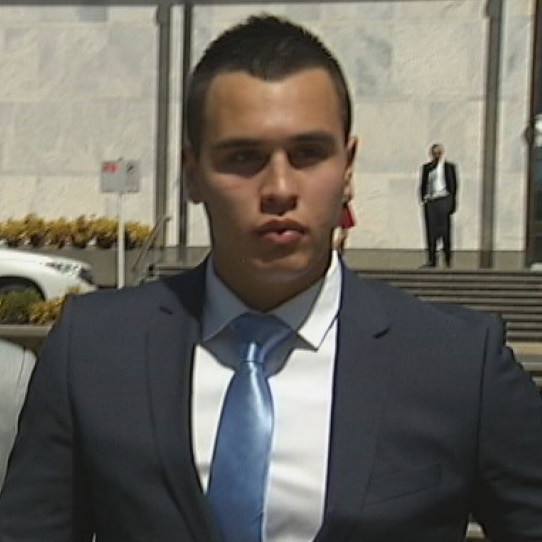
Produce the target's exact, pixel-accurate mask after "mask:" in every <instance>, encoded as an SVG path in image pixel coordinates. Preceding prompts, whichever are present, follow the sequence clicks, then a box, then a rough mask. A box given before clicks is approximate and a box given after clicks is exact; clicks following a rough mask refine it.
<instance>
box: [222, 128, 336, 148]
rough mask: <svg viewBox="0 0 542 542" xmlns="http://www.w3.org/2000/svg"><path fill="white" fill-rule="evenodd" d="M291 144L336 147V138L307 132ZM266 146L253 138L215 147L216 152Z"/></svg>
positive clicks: (325, 133)
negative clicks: (317, 144)
mask: <svg viewBox="0 0 542 542" xmlns="http://www.w3.org/2000/svg"><path fill="white" fill-rule="evenodd" d="M289 141H290V142H293V143H320V144H324V145H328V146H334V145H335V138H334V137H333V135H332V134H330V133H328V132H324V131H315V132H307V133H305V134H299V135H296V136H294V137H292V138H291V139H290V140H289ZM262 145H265V142H264V141H262V140H260V139H251V138H248V137H247V138H241V137H240V138H233V139H227V140H225V141H221V142H219V143H217V144H216V145H214V146H213V149H214V150H226V151H227V150H235V149H245V148H249V147H259V146H262Z"/></svg>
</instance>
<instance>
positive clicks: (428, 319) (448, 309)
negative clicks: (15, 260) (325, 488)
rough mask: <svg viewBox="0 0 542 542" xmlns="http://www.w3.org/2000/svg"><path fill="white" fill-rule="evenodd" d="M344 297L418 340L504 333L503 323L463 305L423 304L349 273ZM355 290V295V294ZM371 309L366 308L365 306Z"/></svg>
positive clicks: (377, 281) (425, 302)
mask: <svg viewBox="0 0 542 542" xmlns="http://www.w3.org/2000/svg"><path fill="white" fill-rule="evenodd" d="M347 273H348V276H349V279H348V280H347V284H348V286H347V288H348V290H350V292H347V295H346V296H345V298H349V299H357V300H358V301H357V309H356V310H357V311H359V310H378V311H379V312H381V313H382V314H385V315H386V318H387V320H388V322H389V325H390V328H391V329H395V330H396V331H399V330H401V332H404V333H406V334H408V333H412V334H418V335H417V338H418V339H419V340H423V341H428V342H431V341H432V339H433V338H434V337H436V336H439V337H441V338H442V337H445V336H450V337H455V338H459V337H463V338H467V337H474V336H476V335H481V336H485V335H486V334H487V332H488V330H492V332H495V333H496V334H497V335H502V333H503V323H502V320H501V319H500V318H499V317H498V316H496V315H491V314H488V313H482V312H479V311H476V310H473V309H469V308H466V307H463V306H460V305H452V304H445V303H435V302H429V301H423V300H421V299H419V298H417V297H415V296H414V295H412V294H410V293H408V292H406V291H404V290H401V289H400V288H398V287H395V286H392V285H390V284H388V283H386V282H383V281H380V280H373V279H365V278H363V277H362V276H361V277H360V276H356V274H355V273H353V272H352V271H348V272H347ZM352 291H354V292H356V293H354V294H352ZM364 304H368V305H369V306H368V307H366V308H365V309H363V305H364Z"/></svg>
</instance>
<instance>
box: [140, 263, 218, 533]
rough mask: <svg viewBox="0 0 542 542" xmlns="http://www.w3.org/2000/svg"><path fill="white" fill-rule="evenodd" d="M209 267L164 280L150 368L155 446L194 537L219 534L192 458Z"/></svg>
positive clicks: (151, 324)
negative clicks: (195, 376) (194, 389)
mask: <svg viewBox="0 0 542 542" xmlns="http://www.w3.org/2000/svg"><path fill="white" fill-rule="evenodd" d="M204 277H205V272H204V266H200V267H199V268H197V269H196V270H194V271H190V272H188V273H185V274H183V275H180V276H177V277H174V278H172V279H171V280H166V281H164V284H165V287H166V289H167V291H165V292H164V295H163V296H162V299H161V300H160V301H159V304H158V308H157V310H156V311H155V314H154V317H153V318H152V319H151V321H150V322H149V333H148V353H147V371H148V382H149V403H150V410H151V415H152V419H153V422H154V427H155V432H156V444H157V449H158V453H159V456H160V460H161V462H162V465H163V468H164V471H165V479H166V483H167V484H168V489H169V490H170V491H171V492H172V493H173V494H174V495H175V496H176V499H177V502H178V503H179V510H180V512H181V514H182V515H183V516H184V519H185V521H186V523H187V525H188V526H189V528H190V529H191V531H192V534H193V537H194V540H200V541H202V542H203V541H205V542H207V541H214V540H217V534H216V532H215V531H214V527H213V522H212V521H211V519H210V518H209V517H208V512H207V505H206V503H205V499H204V496H203V493H202V491H201V487H200V483H199V478H198V474H197V471H196V468H195V466H194V462H193V454H192V438H191V419H190V418H191V416H190V408H191V405H190V397H191V385H192V358H193V351H194V347H195V345H196V343H197V341H198V339H199V336H200V320H201V311H202V304H203V298H204Z"/></svg>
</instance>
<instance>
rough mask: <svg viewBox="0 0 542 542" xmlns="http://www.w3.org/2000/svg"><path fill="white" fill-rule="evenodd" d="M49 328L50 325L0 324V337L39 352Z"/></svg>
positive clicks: (36, 352)
mask: <svg viewBox="0 0 542 542" xmlns="http://www.w3.org/2000/svg"><path fill="white" fill-rule="evenodd" d="M50 329H51V326H50V325H46V326H34V325H16V324H0V339H4V340H6V341H10V342H13V343H16V344H19V345H21V346H22V347H24V348H28V349H29V350H32V351H33V352H34V353H35V354H39V352H40V350H41V347H42V345H43V342H44V341H45V338H46V337H47V334H48V333H49V331H50Z"/></svg>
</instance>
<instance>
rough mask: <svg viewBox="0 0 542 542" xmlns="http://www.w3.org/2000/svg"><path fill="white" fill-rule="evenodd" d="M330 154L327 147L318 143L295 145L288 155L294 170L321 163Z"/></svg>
mask: <svg viewBox="0 0 542 542" xmlns="http://www.w3.org/2000/svg"><path fill="white" fill-rule="evenodd" d="M329 154H330V151H329V149H328V148H327V146H325V145H322V144H319V143H303V144H300V145H296V146H295V147H294V148H293V149H291V150H290V152H289V153H288V156H289V160H290V163H291V164H292V166H293V167H295V168H305V167H310V166H313V165H316V164H318V163H319V162H322V161H323V160H325V159H326V158H328V156H329Z"/></svg>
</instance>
